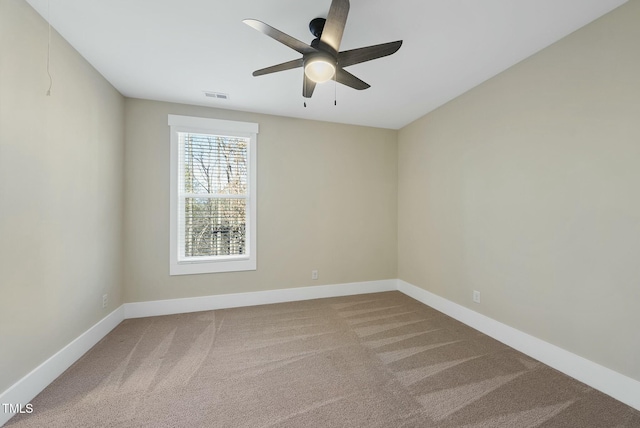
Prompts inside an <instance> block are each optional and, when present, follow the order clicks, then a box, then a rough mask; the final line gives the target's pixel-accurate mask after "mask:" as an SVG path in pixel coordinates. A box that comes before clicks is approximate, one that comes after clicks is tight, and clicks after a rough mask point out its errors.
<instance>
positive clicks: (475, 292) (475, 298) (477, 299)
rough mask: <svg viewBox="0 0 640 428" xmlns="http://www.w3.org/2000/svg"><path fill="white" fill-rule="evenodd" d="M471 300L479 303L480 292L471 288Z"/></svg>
mask: <svg viewBox="0 0 640 428" xmlns="http://www.w3.org/2000/svg"><path fill="white" fill-rule="evenodd" d="M473 301H474V302H476V303H480V292H479V291H476V290H473Z"/></svg>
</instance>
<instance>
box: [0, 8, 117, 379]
mask: <svg viewBox="0 0 640 428" xmlns="http://www.w3.org/2000/svg"><path fill="white" fill-rule="evenodd" d="M51 53H52V60H51V74H52V75H53V89H52V95H51V96H50V97H46V96H45V93H46V91H47V88H48V86H49V79H48V77H47V74H46V55H47V26H46V23H45V21H44V20H43V19H42V18H41V17H40V16H39V15H38V14H37V13H36V12H35V11H34V10H33V9H31V7H30V6H28V5H27V3H26V2H24V1H23V0H0V367H1V369H0V392H2V391H4V390H5V389H6V388H8V387H9V386H10V385H12V384H13V383H14V382H16V381H17V380H19V379H20V378H21V377H22V376H24V375H26V374H27V373H28V372H29V371H31V370H32V369H34V368H35V367H36V366H38V365H39V364H40V363H42V362H43V361H44V360H46V359H47V358H49V357H51V356H52V355H53V354H55V353H56V352H57V351H59V350H60V349H61V348H62V347H64V346H65V345H67V344H68V343H69V342H71V341H72V340H73V339H75V338H76V337H78V336H79V335H80V334H81V333H83V332H84V331H86V330H87V329H88V328H89V327H91V326H92V325H94V324H95V323H96V322H98V321H99V320H100V319H102V318H103V317H104V316H106V315H107V314H108V313H109V312H111V311H112V310H114V309H115V308H117V307H118V306H120V305H121V303H122V297H121V294H122V290H121V285H122V281H121V280H122V278H121V273H122V262H121V260H122V251H121V240H122V239H121V232H122V214H123V212H122V193H123V187H122V185H123V181H122V172H123V158H122V157H123V150H124V147H123V144H124V137H123V129H124V128H123V126H124V116H123V114H124V100H123V98H122V96H120V94H118V93H117V92H116V91H115V90H114V89H113V88H112V87H111V85H109V84H108V83H107V82H106V81H105V80H104V79H103V78H102V77H101V76H100V75H99V74H98V73H97V72H96V71H95V70H94V69H93V68H92V67H91V66H90V65H89V64H88V63H87V62H86V61H85V60H84V59H82V58H81V57H80V55H79V54H78V53H77V52H76V51H74V50H73V49H72V48H71V47H69V45H68V44H66V42H64V41H63V40H62V39H61V38H60V37H59V36H58V35H57V33H55V31H53V32H52V49H51ZM104 293H108V294H109V299H110V303H109V307H108V308H107V309H103V308H102V295H103V294H104Z"/></svg>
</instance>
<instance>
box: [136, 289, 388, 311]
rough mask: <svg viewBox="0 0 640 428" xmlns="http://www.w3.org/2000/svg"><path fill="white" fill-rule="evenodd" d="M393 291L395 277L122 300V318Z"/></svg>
mask: <svg viewBox="0 0 640 428" xmlns="http://www.w3.org/2000/svg"><path fill="white" fill-rule="evenodd" d="M394 290H397V286H396V280H395V279H387V280H380V281H365V282H352V283H345V284H335V285H317V286H313V287H300V288H285V289H280V290H268V291H255V292H250V293H235V294H222V295H217V296H202V297H189V298H183V299H169V300H154V301H150V302H135V303H125V304H124V317H125V319H128V318H142V317H151V316H158V315H171V314H182V313H187V312H200V311H211V310H215V309H225V308H238V307H242V306H256V305H267V304H271V303H283V302H296V301H300V300H310V299H322V298H325V297H339V296H351V295H356V294H366V293H378V292H382V291H394Z"/></svg>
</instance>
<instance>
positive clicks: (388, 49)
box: [338, 40, 402, 67]
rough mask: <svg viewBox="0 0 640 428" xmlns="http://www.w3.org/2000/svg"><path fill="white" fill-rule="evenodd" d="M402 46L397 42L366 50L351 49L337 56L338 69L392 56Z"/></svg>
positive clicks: (370, 47)
mask: <svg viewBox="0 0 640 428" xmlns="http://www.w3.org/2000/svg"><path fill="white" fill-rule="evenodd" d="M400 46H402V40H398V41H397V42H390V43H383V44H380V45H374V46H367V47H366V48H358V49H352V50H350V51H344V52H340V53H339V54H338V64H339V65H340V67H348V66H350V65H354V64H360V63H361V62H366V61H371V60H372V59H377V58H382V57H384V56H387V55H391V54H394V53H396V52H397V51H398V49H400Z"/></svg>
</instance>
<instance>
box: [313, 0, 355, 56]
mask: <svg viewBox="0 0 640 428" xmlns="http://www.w3.org/2000/svg"><path fill="white" fill-rule="evenodd" d="M349 7H350V5H349V0H333V1H332V2H331V7H330V8H329V14H328V15H327V21H326V22H325V24H324V29H323V30H322V36H320V45H321V46H322V47H323V48H324V49H325V50H327V51H328V52H330V53H331V54H333V55H334V56H335V55H337V54H338V51H339V50H340V42H341V41H342V33H343V32H344V26H345V25H346V23H347V16H348V15H349Z"/></svg>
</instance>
